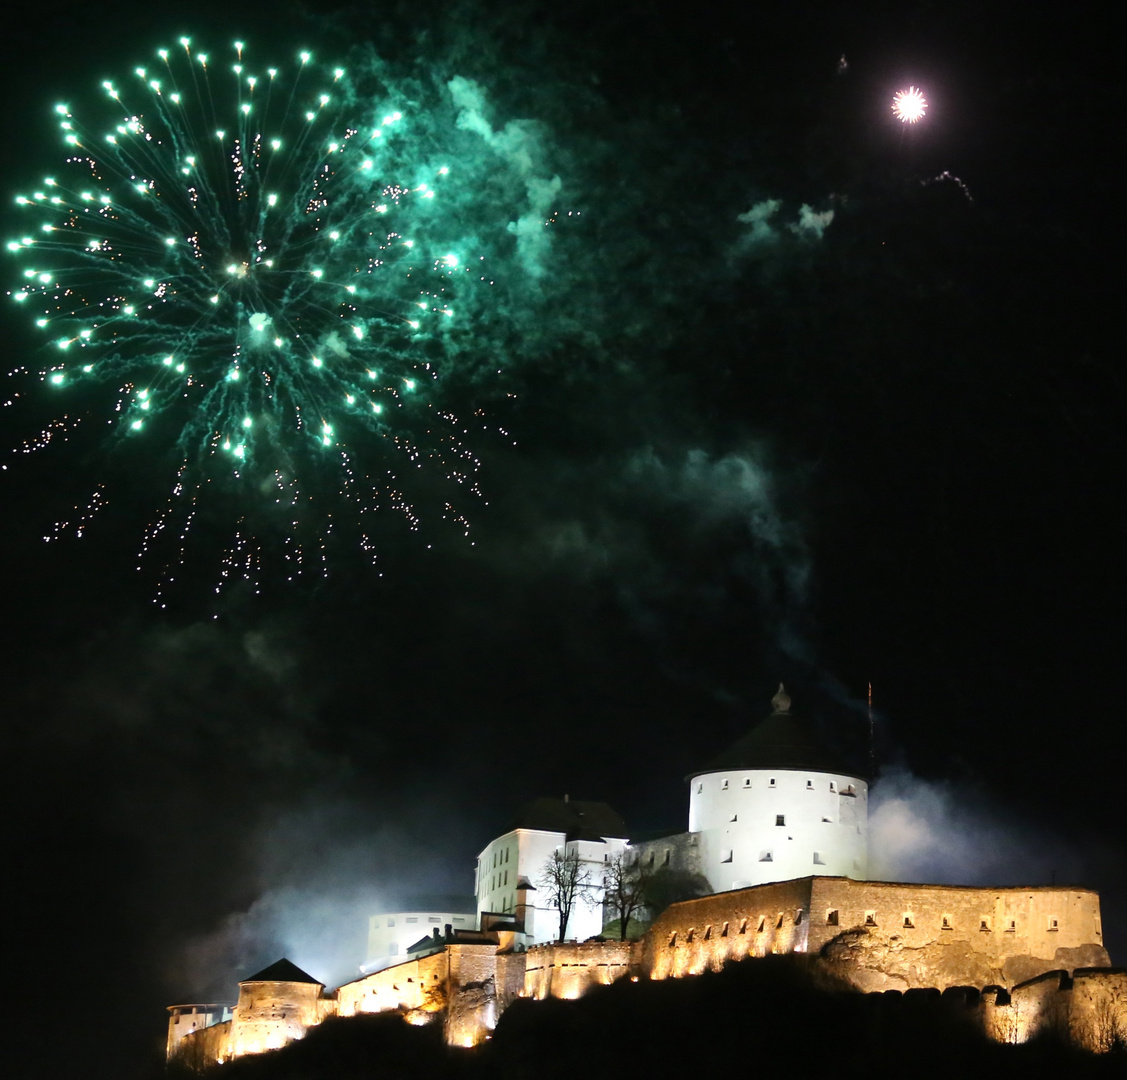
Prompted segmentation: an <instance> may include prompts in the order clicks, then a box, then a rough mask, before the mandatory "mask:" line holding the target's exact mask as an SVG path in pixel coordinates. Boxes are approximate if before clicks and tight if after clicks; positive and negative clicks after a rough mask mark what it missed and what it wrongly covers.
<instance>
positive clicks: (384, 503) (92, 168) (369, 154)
mask: <svg viewBox="0 0 1127 1080" xmlns="http://www.w3.org/2000/svg"><path fill="white" fill-rule="evenodd" d="M180 46H181V47H180V48H179V49H176V50H171V51H170V50H165V49H162V50H159V52H158V57H159V63H158V64H156V65H155V66H154V69H152V70H149V69H145V68H137V69H136V71H135V73H134V76H133V77H132V78H131V79H130V81H129V88H128V89H127V88H125V87H124V86H122V87H119V86H118V84H116V83H113V82H111V81H107V82H105V83H103V90H104V92H105V95H106V98H107V99H108V102H109V103H110V108H111V110H112V114H113V115H112V120H111V122H110V123H109V125H108V127H107V128H104V129H100V130H99V129H95V128H88V127H86V126H85V125H84V124H83V123H82V122H81V121H80V119H79V118H78V116H77V115H76V112H72V110H71V109H70V108H69V107H68V106H66V105H61V104H60V105H57V106H56V107H55V113H56V119H57V122H58V125H59V128H60V129H61V134H62V138H63V141H64V144H65V146H66V157H65V161H64V162H63V165H62V167H61V168H60V169H59V170H58V171H57V172H56V173H55V174H54V175H52V176H49V177H46V178H44V179H43V180H42V182H41V183H40V184H39V185H37V186H36V187H35V188H34V189H32V190H30V191H28V192H26V193H25V194H22V195H20V196H19V197H18V198H17V200H16V202H17V203H18V204H19V210H20V212H21V213H22V214H23V215H24V217H23V218H22V219H21V223H20V230H21V232H20V235H19V236H17V237H15V238H13V239H12V240H10V241H9V243H8V244H7V247H8V250H9V251H10V252H12V253H13V254H14V256H15V257H16V258H17V259H18V260H19V261H20V263H21V269H20V275H21V276H20V284H19V285H18V286H17V287H16V288H13V289H12V290H10V292H9V295H10V296H11V297H12V299H13V300H14V301H15V302H16V303H17V304H18V305H20V306H23V307H30V308H34V309H35V323H36V326H37V327H38V329H39V331H40V333H41V334H42V335H43V337H44V339H45V342H46V350H45V352H46V354H47V356H48V357H49V359H48V360H47V361H46V363H44V364H42V365H41V366H40V367H39V368H38V369H37V370H36V369H34V368H31V369H28V368H20V369H17V370H16V371H13V372H11V373H10V375H11V376H12V377H13V378H23V379H25V380H28V379H29V380H31V381H33V382H35V381H37V382H38V383H40V384H41V391H40V392H41V393H42V391H43V390H45V391H47V392H48V393H49V394H51V395H53V396H55V397H62V398H64V399H65V401H66V407H67V409H68V414H67V417H66V419H65V421H58V420H52V421H51V422H49V423H47V424H45V425H41V426H42V431H43V433H42V434H41V435H39V436H36V437H33V438H31V439H28V440H25V441H24V443H23V444H22V445H21V446H19V447H17V448H16V449H17V450H18V451H21V452H25V453H26V452H30V450H36V449H40V448H42V447H45V446H46V445H47V444H48V443H50V442H51V435H52V434H53V433H57V432H59V431H61V430H65V431H66V432H68V433H69V432H70V431H71V429H72V428H73V427H74V426H75V425H77V424H79V423H80V422H81V423H86V424H90V423H91V422H93V423H94V424H95V425H98V424H101V425H104V424H105V422H106V421H107V418H108V422H109V424H110V427H111V429H112V431H113V433H114V435H115V437H116V439H117V440H133V441H134V442H133V443H132V445H133V446H134V447H135V448H136V450H137V451H138V453H139V454H140V455H142V457H143V459H152V458H154V457H166V458H168V459H169V468H170V473H169V475H171V476H172V480H171V482H170V483H169V485H168V487H169V488H170V489H171V493H170V495H169V496H168V501H167V504H166V505H165V506H164V507H163V508H162V509H160V510H159V511H158V512H157V514H156V516H155V518H154V519H153V520H152V521H151V523H150V524H149V526H148V527H147V528H146V530H145V534H144V539H143V541H142V544H141V552H140V553H141V554H142V555H145V556H148V555H151V554H152V552H153V549H154V548H155V547H157V546H159V545H161V544H165V543H167V541H168V539H169V538H174V542H173V545H172V546H173V549H174V550H173V551H172V552H171V553H168V552H165V553H164V554H163V555H162V556H160V557H158V558H159V559H163V570H162V574H161V583H160V585H159V586H158V589H157V593H158V598H159V597H160V596H161V595H162V594H163V593H164V592H165V591H166V586H167V585H168V584H169V583H170V582H171V581H172V580H173V579H174V578H175V577H176V576H177V574H178V573H179V571H180V568H181V567H182V566H183V564H184V562H185V558H186V556H185V550H186V544H187V539H188V535H189V532H190V531H191V530H192V528H193V526H194V525H198V521H199V517H200V512H201V501H203V502H206V501H207V500H204V499H203V496H204V494H205V492H207V493H208V497H209V498H212V497H213V496H214V494H215V492H217V491H222V492H225V493H226V494H227V496H228V497H229V499H230V501H231V503H232V505H236V506H238V507H239V510H238V513H237V516H236V518H235V521H234V525H233V528H232V530H231V532H232V534H233V536H234V539H233V540H231V541H229V542H228V544H227V549H226V551H225V553H224V555H223V557H222V558H221V560H220V562H221V566H222V569H221V570H220V572H219V580H218V582H217V585H218V587H220V588H221V587H222V586H223V584H224V583H225V582H226V581H228V580H230V579H231V578H232V577H242V578H246V579H250V580H256V579H257V575H258V573H259V569H260V563H261V559H262V543H261V541H260V540H259V539H257V537H258V536H259V535H260V533H261V531H262V529H263V528H264V527H265V529H266V531H271V530H276V531H277V532H278V533H280V534H281V536H282V538H283V540H282V548H283V551H284V553H285V561H286V563H287V572H286V576H288V577H293V576H296V575H297V574H300V573H302V572H303V571H304V570H305V569H308V566H307V564H309V563H310V562H312V563H314V564H315V565H317V566H318V567H319V568H321V570H322V572H324V565H325V551H326V548H327V545H328V544H329V543H330V540H331V539H332V534H333V533H334V530H335V531H336V532H337V533H339V532H340V531H341V518H342V515H341V514H339V513H338V514H337V515H336V517H335V519H334V515H333V508H334V507H335V508H336V509H338V510H339V509H340V502H341V500H342V499H343V500H344V501H345V502H346V504H347V506H348V510H349V513H348V514H347V515H344V516H347V517H349V518H350V519H351V520H352V521H353V523H354V524H357V525H358V527H357V529H356V530H354V531H355V532H356V536H355V537H354V539H355V540H356V542H357V545H358V547H359V548H360V549H361V550H363V551H364V552H366V553H367V554H368V555H369V557H371V558H373V559H374V557H375V548H376V544H375V541H374V540H373V536H372V523H373V522H374V520H375V515H376V514H377V512H379V511H381V510H385V511H391V512H392V513H393V514H394V515H395V516H397V517H399V518H400V519H401V520H403V521H404V522H405V523H406V525H407V527H408V528H409V529H410V530H413V531H417V530H418V529H419V528H420V525H421V522H422V521H423V518H424V517H425V515H426V513H427V510H426V509H424V508H423V507H420V506H419V505H417V504H416V501H415V499H414V498H413V496H412V494H411V491H412V487H413V486H417V484H413V482H412V474H414V473H415V472H416V470H418V469H422V468H423V467H424V466H426V470H425V471H426V474H427V475H430V474H431V473H437V474H438V476H439V477H440V478H441V482H440V483H438V484H437V485H436V484H435V483H433V482H430V481H428V483H427V488H428V493H429V496H430V499H431V503H432V505H433V506H434V507H435V508H436V510H435V515H436V516H437V517H439V518H442V519H444V520H445V521H447V522H449V523H452V524H453V525H454V526H455V527H456V528H457V529H459V530H460V531H462V532H465V531H466V530H467V529H468V521H469V519H468V517H467V509H466V507H465V505H464V504H465V501H466V500H467V499H469V500H473V499H476V498H479V497H480V495H481V492H480V489H479V487H478V483H477V478H476V474H477V471H478V469H479V466H480V461H479V459H478V456H477V454H476V453H475V452H474V451H473V450H472V449H471V448H470V447H469V446H468V445H467V442H466V435H467V432H468V430H469V428H470V427H471V426H472V427H474V428H476V429H479V430H480V429H481V428H482V427H483V424H482V422H481V420H480V417H478V418H476V419H475V421H474V422H473V424H472V425H471V424H466V423H463V422H461V421H459V419H458V417H457V416H456V415H454V414H453V413H452V412H450V411H449V410H448V409H446V408H444V407H443V406H442V405H441V404H440V403H439V402H438V400H437V399H436V394H437V393H438V389H439V381H440V375H442V374H444V373H445V371H444V365H446V366H448V365H447V362H448V360H449V358H450V356H451V355H452V346H451V342H456V341H457V340H458V335H459V333H462V334H463V335H464V331H459V328H458V327H459V320H460V318H462V319H463V322H464V318H463V315H464V312H463V309H465V308H472V307H473V306H474V305H480V303H481V300H480V297H479V296H478V295H477V294H480V293H481V292H488V291H489V290H490V287H491V286H493V284H494V280H495V279H494V276H493V273H492V271H491V269H489V267H490V266H491V261H490V258H489V256H490V255H491V252H488V251H487V245H485V244H481V243H478V242H476V241H475V239H474V238H473V236H472V235H471V234H469V233H467V231H466V228H467V226H466V224H465V221H464V220H461V219H459V220H457V222H456V223H454V224H452V222H453V221H454V218H453V215H452V214H451V213H449V212H445V213H444V208H445V207H446V204H447V203H448V202H449V201H451V200H452V199H453V198H455V197H456V195H455V194H453V193H452V191H453V192H458V191H459V187H458V179H457V176H456V173H457V167H456V163H454V162H450V163H448V162H447V161H446V160H443V159H439V158H436V157H435V156H434V155H435V153H436V152H437V149H436V145H435V143H436V140H435V138H434V135H435V132H434V128H433V126H432V127H430V128H427V129H426V130H425V131H424V130H422V129H423V125H424V123H425V122H426V118H425V117H421V116H418V115H414V116H413V115H412V114H411V112H410V110H409V108H408V106H407V104H406V103H405V100H404V102H398V101H397V100H396V95H395V93H394V92H393V91H392V90H390V89H388V88H387V87H384V86H381V90H382V95H380V96H382V99H383V100H380V99H379V97H377V96H375V95H373V94H372V92H371V90H370V89H365V90H363V91H361V90H360V88H359V87H357V86H356V85H354V84H353V82H352V80H351V78H350V76H349V73H348V72H346V70H345V69H343V68H326V67H323V66H320V65H318V64H316V63H315V62H314V60H313V58H312V57H311V55H310V54H309V53H301V54H299V56H298V57H297V59H296V60H295V61H294V62H293V63H291V64H290V65H289V68H288V69H286V68H283V67H276V68H275V67H271V68H265V69H258V68H252V67H251V66H250V65H249V64H248V63H247V62H246V61H245V59H244V46H243V44H242V43H241V42H239V43H236V44H235V47H234V56H233V57H231V58H230V60H232V61H233V62H230V61H228V62H225V63H220V64H216V63H213V62H212V61H211V60H210V59H209V57H208V56H207V55H206V54H204V53H200V52H197V51H194V50H193V48H192V45H191V43H190V41H189V40H188V39H186V38H184V39H181V42H180ZM454 127H455V125H453V124H450V125H449V129H450V131H451V133H452V135H451V141H452V142H455V141H456V140H457V133H456V132H455V131H454ZM470 186H471V187H472V186H473V182H472V181H471V182H470ZM479 186H480V185H479ZM492 187H493V189H497V188H498V187H499V185H498V184H497V183H496V182H494V183H493V185H492ZM460 190H461V193H462V197H463V199H464V198H465V197H466V185H465V184H463V186H462V188H461V189H460ZM475 194H477V193H476V192H473V191H471V192H470V193H469V197H471V198H472V197H473V196H474V195H475ZM505 220H507V218H505V217H503V218H502V222H504V221H505ZM28 396H29V395H28V394H27V393H25V392H21V393H17V394H14V395H12V398H11V400H10V402H9V404H11V403H12V402H15V401H16V400H17V399H20V398H23V399H26V398H27V397H28ZM54 408H56V409H57V408H58V406H57V405H56V406H54ZM475 415H476V414H475ZM103 430H104V427H103ZM57 441H58V440H57V439H56V442H57ZM373 443H375V444H378V445H379V448H380V450H381V453H380V454H379V455H378V457H377V467H376V468H375V469H373V468H372V464H371V458H372V455H371V453H370V451H371V450H372V447H373ZM366 451H367V453H366ZM362 462H364V463H366V464H364V465H363V466H362V464H361V463H362ZM436 487H438V488H443V489H444V490H443V491H442V492H441V493H440V494H439V495H435V493H434V492H435V489H436ZM94 490H95V492H96V493H97V494H96V497H94V498H92V497H91V496H89V494H87V495H86V496H80V501H81V499H82V498H85V499H86V500H88V505H87V506H86V507H85V508H81V507H79V508H76V510H72V511H68V517H69V519H70V520H69V521H62V522H59V523H57V525H56V528H55V530H54V531H53V532H52V537H54V536H58V535H61V534H63V533H68V532H69V533H76V534H77V535H81V534H82V533H83V532H84V531H85V530H86V529H87V527H88V526H89V523H90V519H91V518H92V517H93V516H94V514H95V513H97V512H99V511H100V510H101V509H102V507H104V506H107V505H109V503H110V501H111V499H110V498H109V496H108V495H107V494H106V493H105V485H104V484H103V483H102V482H101V480H99V481H98V483H97V484H96V485H95V486H94ZM330 493H331V494H330ZM256 504H261V505H262V506H265V507H268V512H266V513H262V512H259V513H258V514H257V515H256V513H255V511H254V507H255V505H256ZM75 514H77V517H75V516H74V515H75ZM256 516H257V517H258V518H259V520H258V521H257V522H254V521H253V520H252V519H254V518H255V517H256ZM264 521H265V522H266V524H265V526H264ZM76 522H77V524H75V523H76Z"/></svg>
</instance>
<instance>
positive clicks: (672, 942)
mask: <svg viewBox="0 0 1127 1080" xmlns="http://www.w3.org/2000/svg"><path fill="white" fill-rule="evenodd" d="M676 944H677V931H676V930H674V931H673V933H672V934H670V935H669V947H670V948H671V949H672V948H673V947H674V946H675V945H676Z"/></svg>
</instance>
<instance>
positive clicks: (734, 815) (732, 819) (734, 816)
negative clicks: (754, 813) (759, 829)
mask: <svg viewBox="0 0 1127 1080" xmlns="http://www.w3.org/2000/svg"><path fill="white" fill-rule="evenodd" d="M737 817H738V815H737V814H733V815H732V816H731V817H730V818H728V820H729V821H735V820H736V819H737Z"/></svg>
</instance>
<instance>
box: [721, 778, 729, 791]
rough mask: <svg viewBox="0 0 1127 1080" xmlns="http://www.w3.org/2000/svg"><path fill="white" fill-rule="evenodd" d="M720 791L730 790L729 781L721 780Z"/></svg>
mask: <svg viewBox="0 0 1127 1080" xmlns="http://www.w3.org/2000/svg"><path fill="white" fill-rule="evenodd" d="M720 790H721V791H727V790H728V781H727V780H721V781H720Z"/></svg>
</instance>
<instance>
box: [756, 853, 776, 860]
mask: <svg viewBox="0 0 1127 1080" xmlns="http://www.w3.org/2000/svg"><path fill="white" fill-rule="evenodd" d="M759 861H760V862H774V861H775V860H774V859H772V858H771V852H770V851H761V852H760V853H759Z"/></svg>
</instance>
